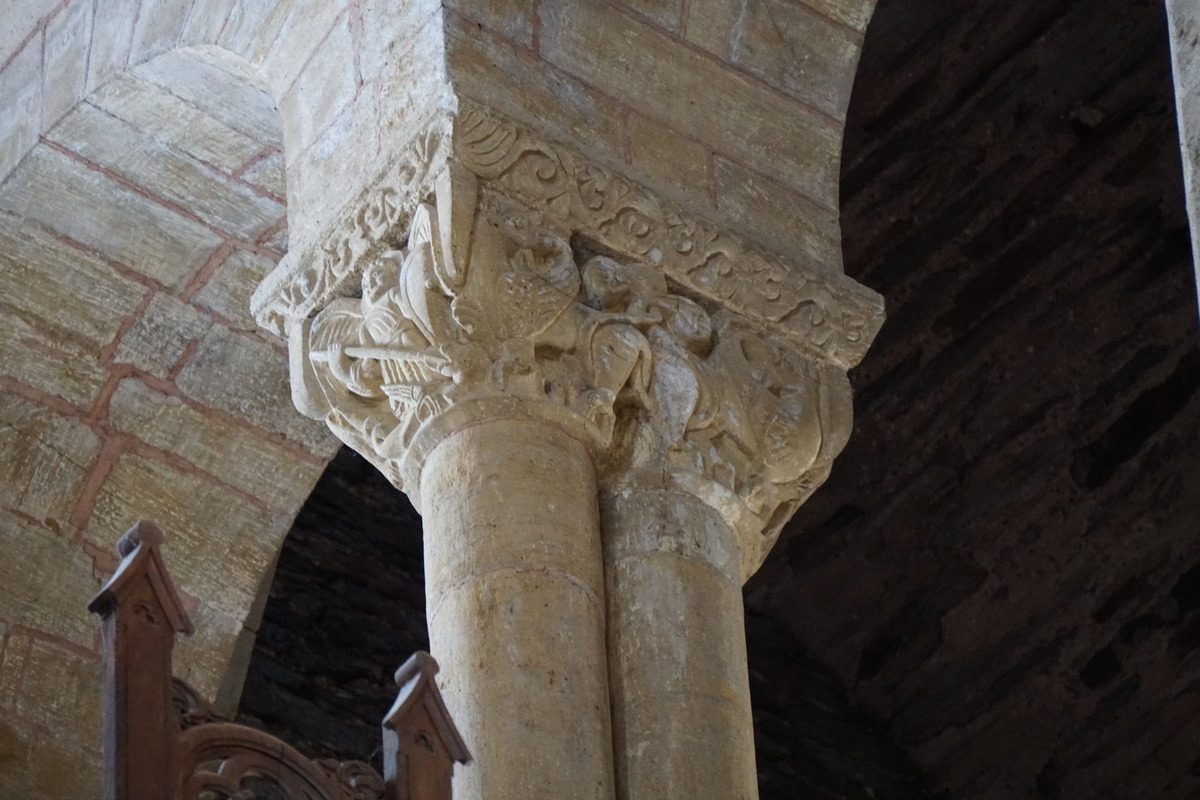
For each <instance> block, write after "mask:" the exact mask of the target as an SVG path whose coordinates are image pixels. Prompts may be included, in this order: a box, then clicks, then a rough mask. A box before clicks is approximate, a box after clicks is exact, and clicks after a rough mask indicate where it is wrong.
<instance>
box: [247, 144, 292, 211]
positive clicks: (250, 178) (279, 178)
mask: <svg viewBox="0 0 1200 800" xmlns="http://www.w3.org/2000/svg"><path fill="white" fill-rule="evenodd" d="M242 180H244V181H246V182H247V183H252V184H254V185H255V186H258V187H260V188H262V189H266V190H267V191H268V192H270V193H271V194H273V195H274V196H275V197H278V198H281V199H282V198H285V197H287V178H286V176H285V174H284V165H283V153H282V152H281V151H279V150H275V151H273V152H272V153H270V154H269V155H267V156H264V157H263V158H261V159H259V160H258V161H255V162H254V164H252V165H251V166H250V168H249V169H247V170H246V171H245V172H243V173H242ZM280 216H283V215H282V214H280Z"/></svg>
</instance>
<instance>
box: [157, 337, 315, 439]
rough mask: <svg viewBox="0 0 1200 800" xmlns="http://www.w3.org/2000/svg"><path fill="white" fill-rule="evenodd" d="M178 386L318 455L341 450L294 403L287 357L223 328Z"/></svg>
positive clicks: (209, 339) (198, 354)
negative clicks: (297, 409) (303, 415)
mask: <svg viewBox="0 0 1200 800" xmlns="http://www.w3.org/2000/svg"><path fill="white" fill-rule="evenodd" d="M175 383H176V385H178V386H179V388H180V389H181V390H182V391H183V392H184V394H186V395H188V396H189V397H192V398H193V399H195V400H199V401H200V402H201V403H203V404H205V405H208V406H212V407H213V408H219V409H221V410H222V411H227V412H229V413H230V414H234V415H235V416H238V417H241V418H242V419H245V420H247V421H248V422H250V423H251V424H252V425H255V426H256V427H259V428H262V429H263V430H267V431H270V432H272V433H280V434H283V435H284V436H286V437H288V438H289V439H291V440H292V441H294V442H299V443H300V444H302V445H304V446H305V447H307V448H308V449H309V450H311V451H313V452H314V453H317V454H318V455H326V456H332V455H333V453H334V452H335V451H336V450H337V444H336V440H335V439H334V438H333V436H332V434H330V433H329V431H328V430H326V428H325V426H324V425H321V424H320V423H317V422H314V421H312V420H310V419H306V418H304V417H302V416H301V415H300V412H298V411H296V409H295V406H293V405H292V397H291V388H290V383H289V377H288V364H287V358H286V357H285V356H284V355H283V353H280V352H279V351H278V350H275V349H274V348H272V347H270V346H269V345H266V344H263V343H262V342H260V341H256V340H254V339H251V338H250V337H248V336H245V335H242V334H238V333H234V332H233V331H231V330H229V329H228V328H226V327H224V326H222V325H214V326H213V328H212V330H210V331H209V332H208V335H207V336H205V337H204V339H203V340H201V342H200V347H199V348H198V349H197V350H196V352H195V353H193V354H192V357H191V359H190V360H189V361H188V363H187V365H186V366H185V367H184V368H183V371H182V372H180V373H179V376H178V377H177V378H176V380H175Z"/></svg>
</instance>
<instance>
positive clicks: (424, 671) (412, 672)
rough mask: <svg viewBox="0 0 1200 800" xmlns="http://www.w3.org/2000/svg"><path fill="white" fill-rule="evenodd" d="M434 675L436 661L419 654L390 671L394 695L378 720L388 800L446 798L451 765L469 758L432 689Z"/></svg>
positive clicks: (445, 710) (442, 702) (444, 706)
mask: <svg viewBox="0 0 1200 800" xmlns="http://www.w3.org/2000/svg"><path fill="white" fill-rule="evenodd" d="M437 673H438V663H437V661H436V660H434V658H433V656H431V655H429V653H425V652H417V653H414V654H413V656H412V657H411V658H409V659H408V661H406V662H404V665H403V666H402V667H400V669H398V670H396V685H397V686H399V687H400V694H399V695H398V696H397V698H396V702H395V704H394V705H393V706H392V710H391V711H389V712H388V713H387V716H385V717H384V718H383V757H384V764H383V775H384V781H385V783H386V785H387V791H388V795H387V796H388V800H450V797H451V788H450V781H451V777H452V775H453V772H454V764H455V763H456V762H457V763H459V764H466V763H467V762H469V761H470V760H471V754H470V753H469V752H468V751H467V746H466V744H464V743H463V740H462V736H461V735H460V734H459V732H458V728H456V727H455V725H454V720H452V719H451V718H450V712H449V711H448V710H447V709H446V703H445V701H443V700H442V693H441V692H440V691H439V690H438V686H437V681H436V680H435V679H434V676H436V675H437Z"/></svg>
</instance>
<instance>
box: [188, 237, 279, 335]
mask: <svg viewBox="0 0 1200 800" xmlns="http://www.w3.org/2000/svg"><path fill="white" fill-rule="evenodd" d="M274 268H275V262H274V261H272V260H271V259H269V258H266V257H265V256H260V255H257V254H256V253H251V252H250V251H249V250H234V251H233V252H232V253H230V254H229V258H227V259H225V261H224V262H223V263H222V264H221V266H219V267H217V271H216V272H214V273H213V275H212V277H210V278H209V279H208V283H206V284H204V286H203V287H201V289H200V291H198V292H196V294H195V295H193V296H192V302H193V303H195V304H196V305H198V306H202V307H203V308H207V309H208V310H210V311H212V312H214V313H216V314H219V315H221V316H222V317H224V318H225V319H227V320H229V321H230V323H231V324H232V327H234V328H239V329H241V330H247V331H256V330H258V325H257V324H256V323H255V322H254V317H252V316H251V315H250V295H252V294H254V290H255V289H257V288H258V285H259V284H260V283H262V280H263V278H265V277H266V276H267V273H268V272H270V271H271V270H272V269H274Z"/></svg>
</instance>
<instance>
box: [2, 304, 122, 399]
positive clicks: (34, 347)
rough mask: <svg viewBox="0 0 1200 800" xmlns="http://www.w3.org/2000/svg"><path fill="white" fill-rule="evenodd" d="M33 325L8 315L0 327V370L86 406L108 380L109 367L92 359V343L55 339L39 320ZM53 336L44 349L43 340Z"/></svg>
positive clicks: (34, 386)
mask: <svg viewBox="0 0 1200 800" xmlns="http://www.w3.org/2000/svg"><path fill="white" fill-rule="evenodd" d="M34 324H36V325H37V327H34V325H31V324H30V323H28V322H26V321H25V320H24V319H22V318H21V317H19V316H16V315H10V316H8V317H7V318H6V319H5V322H4V326H3V328H2V329H0V374H4V375H6V376H8V377H10V378H15V379H16V380H18V381H20V382H21V383H23V384H25V385H26V386H30V387H32V388H34V389H37V390H38V391H42V392H47V393H49V394H52V395H55V396H57V397H61V398H63V399H64V400H66V401H67V402H68V403H70V404H71V405H73V406H75V407H77V408H89V407H90V406H91V405H92V402H93V401H94V400H95V399H96V396H97V395H98V394H99V393H100V388H101V387H102V386H104V384H105V383H106V382H107V380H108V369H107V368H106V367H104V366H103V365H102V364H99V363H97V361H96V360H95V355H96V351H95V348H94V347H93V346H88V345H79V344H76V343H74V342H72V341H70V340H66V339H57V338H56V334H57V332H56V331H54V330H53V329H52V328H51V327H49V326H48V325H46V324H44V323H42V322H41V321H40V320H36V319H35V320H34ZM52 339H53V340H55V347H54V348H53V349H52V350H46V349H45V347H43V346H42V345H43V343H44V342H46V341H48V340H52Z"/></svg>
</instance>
